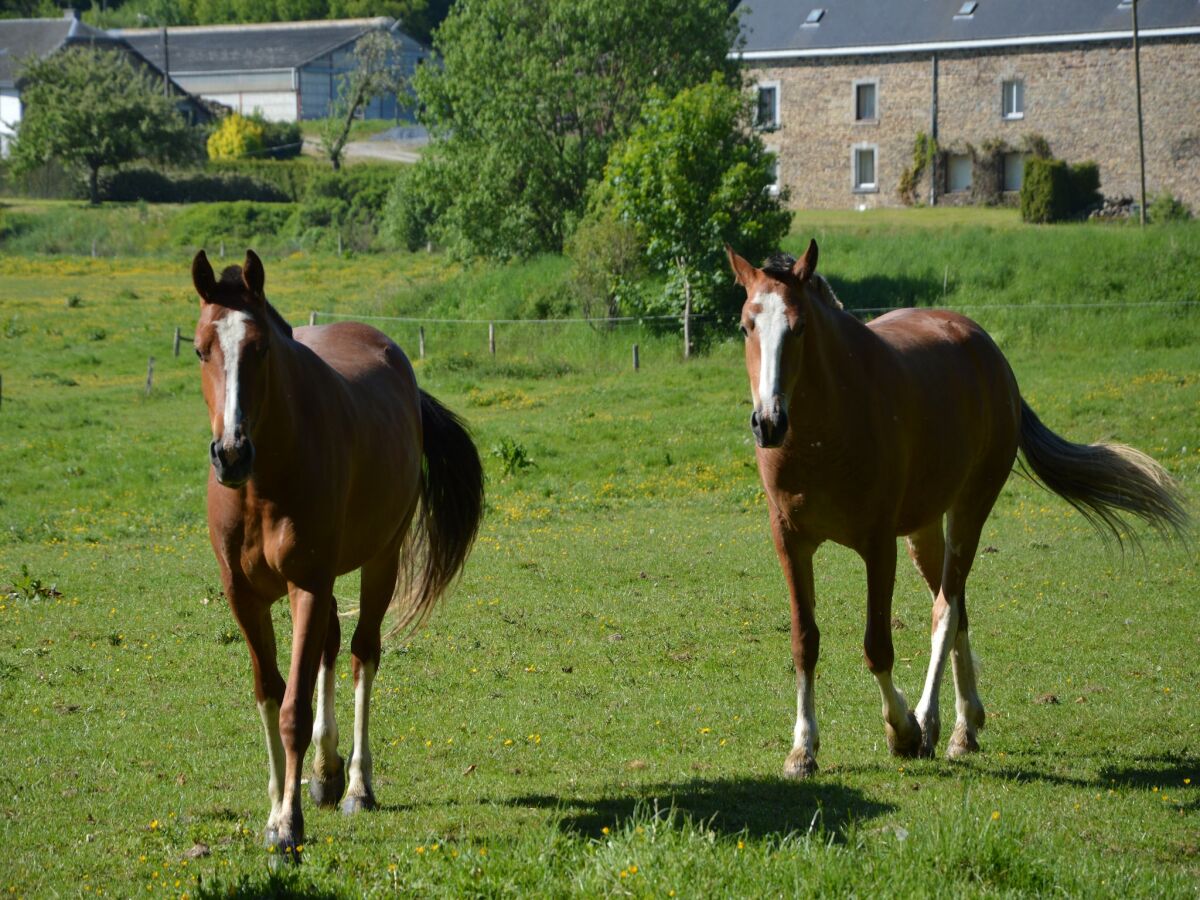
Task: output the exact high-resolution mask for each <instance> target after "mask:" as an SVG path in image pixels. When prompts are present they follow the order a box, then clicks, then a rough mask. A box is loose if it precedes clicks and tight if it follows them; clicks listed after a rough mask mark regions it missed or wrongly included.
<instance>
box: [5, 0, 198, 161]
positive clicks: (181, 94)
mask: <svg viewBox="0 0 1200 900" xmlns="http://www.w3.org/2000/svg"><path fill="white" fill-rule="evenodd" d="M77 46H87V47H100V48H104V49H110V50H119V51H121V52H123V53H127V54H129V55H130V57H131V58H132V59H133V60H134V62H135V63H136V64H137V65H139V66H142V67H143V68H145V69H146V70H147V71H148V72H149V73H150V74H151V75H152V76H153V77H154V78H156V79H158V80H160V81H162V80H163V73H162V70H161V69H159V68H158V67H156V66H155V65H154V64H153V63H151V62H149V61H147V60H146V59H145V57H143V56H142V55H141V54H140V53H138V52H137V51H136V50H135V49H134V48H133V47H131V46H130V45H129V44H128V43H126V42H125V41H123V40H121V38H119V37H114V36H113V35H111V34H108V33H106V32H104V31H100V30H99V29H96V28H92V27H90V26H88V25H85V24H84V23H83V22H80V21H79V19H78V17H77V15H76V13H75V11H74V10H71V9H68V10H66V11H65V12H64V13H63V16H62V18H60V19H0V156H5V157H6V156H8V154H9V149H10V146H11V144H12V140H13V138H14V136H15V134H16V130H17V125H18V124H19V123H20V121H21V112H22V106H21V87H20V75H21V67H22V65H24V63H25V61H26V60H27V59H30V58H35V59H44V58H45V57H47V56H50V55H51V54H52V53H57V52H59V51H60V50H63V49H64V48H67V47H77ZM165 87H166V89H167V90H169V91H170V93H171V94H172V96H174V97H175V98H176V99H177V100H178V102H179V106H180V111H181V112H182V113H183V114H184V115H186V116H188V117H189V118H190V119H191V120H193V121H207V120H208V119H209V118H210V113H209V110H208V109H207V108H206V107H205V106H204V105H203V104H201V103H198V102H197V101H196V100H195V99H194V98H193V97H191V96H190V95H189V94H188V93H187V92H186V91H184V90H183V89H182V88H181V87H180V86H179V84H178V83H176V82H174V81H169V82H166V84H165Z"/></svg>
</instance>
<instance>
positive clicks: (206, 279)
mask: <svg viewBox="0 0 1200 900" xmlns="http://www.w3.org/2000/svg"><path fill="white" fill-rule="evenodd" d="M192 284H193V286H195V288H196V293H197V294H199V295H200V299H201V300H203V301H204V302H205V303H212V298H213V295H214V294H216V291H217V278H216V276H215V275H213V267H212V263H210V262H209V261H208V256H207V255H205V253H204V251H203V250H201V251H200V252H199V253H197V254H196V256H195V258H193V259H192Z"/></svg>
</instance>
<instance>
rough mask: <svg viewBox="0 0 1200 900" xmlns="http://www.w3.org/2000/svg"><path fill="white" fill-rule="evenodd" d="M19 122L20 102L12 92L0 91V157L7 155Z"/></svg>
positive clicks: (14, 92)
mask: <svg viewBox="0 0 1200 900" xmlns="http://www.w3.org/2000/svg"><path fill="white" fill-rule="evenodd" d="M20 121H21V100H20V98H19V97H18V96H17V92H16V91H15V90H14V91H8V90H5V91H0V157H6V156H8V153H9V144H10V142H11V141H12V136H13V134H15V133H16V132H15V129H16V125H17V123H18V122H20Z"/></svg>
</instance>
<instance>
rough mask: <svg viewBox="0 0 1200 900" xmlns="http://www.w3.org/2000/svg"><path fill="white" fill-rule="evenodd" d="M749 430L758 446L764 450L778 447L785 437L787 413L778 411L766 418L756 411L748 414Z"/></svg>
mask: <svg viewBox="0 0 1200 900" xmlns="http://www.w3.org/2000/svg"><path fill="white" fill-rule="evenodd" d="M750 430H751V431H753V432H754V440H755V441H756V442H757V443H758V446H760V447H763V448H765V449H769V448H772V447H778V446H779V445H780V444H782V443H783V439H784V438H785V437H786V436H787V430H788V417H787V413H786V412H785V411H784V410H782V409H780V410H779V411H778V412H777V413H776V414H775V415H774V416H771V417H768V416H766V415H763V414H762V413H760V412H759V411H758V410H757V409H756V410H754V412H752V413H750Z"/></svg>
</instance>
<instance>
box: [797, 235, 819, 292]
mask: <svg viewBox="0 0 1200 900" xmlns="http://www.w3.org/2000/svg"><path fill="white" fill-rule="evenodd" d="M815 271H817V242H816V241H814V240H810V241H809V242H808V249H807V250H805V251H804V255H803V256H802V257H800V258H799V259H798V260H796V264H795V265H794V266H792V274H793V275H795V276H796V279H797V280H798V281H800V282H801V283H804V282H805V281H808V279H809V278H811V277H812V275H813V273H814V272H815Z"/></svg>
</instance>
